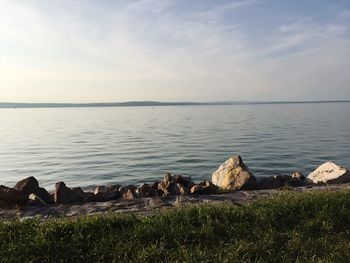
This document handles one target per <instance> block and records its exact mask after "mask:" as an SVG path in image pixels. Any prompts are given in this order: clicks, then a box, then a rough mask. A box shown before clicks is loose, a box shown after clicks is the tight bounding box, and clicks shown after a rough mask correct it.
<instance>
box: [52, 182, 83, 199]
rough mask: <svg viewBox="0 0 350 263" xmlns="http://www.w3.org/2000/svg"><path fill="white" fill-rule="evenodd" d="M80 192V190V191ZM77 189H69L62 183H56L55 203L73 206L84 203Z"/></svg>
mask: <svg viewBox="0 0 350 263" xmlns="http://www.w3.org/2000/svg"><path fill="white" fill-rule="evenodd" d="M80 190H81V189H80ZM80 190H79V189H77V188H76V189H74V190H73V189H70V188H68V187H67V186H66V184H65V183H64V182H58V183H56V185H55V203H57V204H73V203H81V202H83V201H84V196H83V195H82V193H81V191H80Z"/></svg>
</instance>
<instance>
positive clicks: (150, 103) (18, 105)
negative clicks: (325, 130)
mask: <svg viewBox="0 0 350 263" xmlns="http://www.w3.org/2000/svg"><path fill="white" fill-rule="evenodd" d="M349 102H350V100H329V101H327V100H326V101H222V102H159V101H128V102H103V103H17V102H0V109H1V108H3V109H10V108H101V107H156V106H205V105H207V106H211V105H212V106H215V105H261V104H310V103H349Z"/></svg>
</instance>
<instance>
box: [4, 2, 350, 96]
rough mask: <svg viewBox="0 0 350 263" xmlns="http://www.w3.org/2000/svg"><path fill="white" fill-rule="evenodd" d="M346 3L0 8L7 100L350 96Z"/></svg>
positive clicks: (86, 4) (349, 17)
mask: <svg viewBox="0 0 350 263" xmlns="http://www.w3.org/2000/svg"><path fill="white" fill-rule="evenodd" d="M349 72H350V0H348V1H343V0H342V1H340V0H339V1H337V0H329V1H325V0H313V1H311V0H309V1H307V0H300V1H281V0H270V1H269V0H237V1H214V0H210V1H209V0H207V1H200V0H192V1H190V0H178V1H175V0H158V1H155V0H141V1H125V0H121V1H117V0H115V1H107V0H105V1H103V0H101V1H92V0H90V1H88V0H86V1H84V0H81V1H75V0H70V1H68V0H57V1H55V0H50V1H47V0H0V101H16V102H103V101H128V100H159V101H220V100H333V99H350V73H349Z"/></svg>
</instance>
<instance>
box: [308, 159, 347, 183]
mask: <svg viewBox="0 0 350 263" xmlns="http://www.w3.org/2000/svg"><path fill="white" fill-rule="evenodd" d="M307 179H308V180H309V181H311V182H312V183H315V184H318V183H327V184H341V183H348V182H350V172H349V171H348V170H347V169H346V168H344V167H342V166H340V165H337V164H336V163H334V162H326V163H324V164H322V165H320V166H319V167H318V168H317V169H316V170H315V171H313V172H312V173H310V174H309V175H308V177H307Z"/></svg>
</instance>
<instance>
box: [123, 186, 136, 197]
mask: <svg viewBox="0 0 350 263" xmlns="http://www.w3.org/2000/svg"><path fill="white" fill-rule="evenodd" d="M122 196H123V199H134V198H137V194H136V191H135V190H134V189H132V188H129V189H128V190H127V191H126V192H123V195H122Z"/></svg>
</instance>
